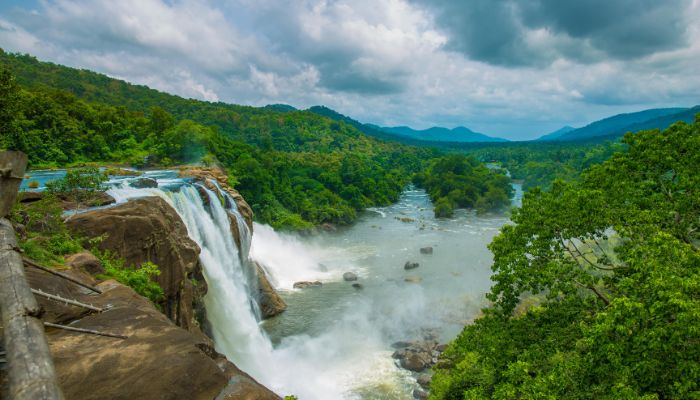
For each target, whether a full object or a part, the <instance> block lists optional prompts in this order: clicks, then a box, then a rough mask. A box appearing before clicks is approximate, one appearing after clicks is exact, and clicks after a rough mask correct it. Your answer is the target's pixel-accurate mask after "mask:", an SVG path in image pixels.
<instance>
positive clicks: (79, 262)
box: [66, 251, 105, 275]
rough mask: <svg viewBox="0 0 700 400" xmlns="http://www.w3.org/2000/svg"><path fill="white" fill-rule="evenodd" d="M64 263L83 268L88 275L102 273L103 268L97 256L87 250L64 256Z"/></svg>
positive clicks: (79, 268)
mask: <svg viewBox="0 0 700 400" xmlns="http://www.w3.org/2000/svg"><path fill="white" fill-rule="evenodd" d="M66 264H68V265H70V266H71V267H73V268H77V269H78V270H83V271H85V272H87V273H88V274H90V275H97V274H104V272H105V268H104V266H103V265H102V261H100V260H99V259H98V258H97V257H95V256H94V255H93V254H92V253H90V252H89V251H83V252H81V253H77V254H71V255H70V256H68V257H66Z"/></svg>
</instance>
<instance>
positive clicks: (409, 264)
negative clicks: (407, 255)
mask: <svg viewBox="0 0 700 400" xmlns="http://www.w3.org/2000/svg"><path fill="white" fill-rule="evenodd" d="M419 266H420V264H418V263H417V262H411V261H406V264H404V265H403V269H405V270H409V269H416V268H418V267H419Z"/></svg>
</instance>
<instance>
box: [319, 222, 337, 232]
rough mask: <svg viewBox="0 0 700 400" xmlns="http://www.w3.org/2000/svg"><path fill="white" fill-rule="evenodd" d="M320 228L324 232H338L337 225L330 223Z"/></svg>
mask: <svg viewBox="0 0 700 400" xmlns="http://www.w3.org/2000/svg"><path fill="white" fill-rule="evenodd" d="M319 228H320V229H321V230H322V231H324V232H335V231H337V230H338V228H336V226H335V225H333V224H329V223H325V224H321V226H319Z"/></svg>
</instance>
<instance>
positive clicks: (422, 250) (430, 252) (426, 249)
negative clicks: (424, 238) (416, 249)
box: [420, 246, 433, 254]
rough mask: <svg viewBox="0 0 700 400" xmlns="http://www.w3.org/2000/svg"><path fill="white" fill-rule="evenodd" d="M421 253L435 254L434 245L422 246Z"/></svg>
mask: <svg viewBox="0 0 700 400" xmlns="http://www.w3.org/2000/svg"><path fill="white" fill-rule="evenodd" d="M420 253H421V254H433V247H432V246H428V247H421V248H420Z"/></svg>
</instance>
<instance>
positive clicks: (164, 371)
mask: <svg viewBox="0 0 700 400" xmlns="http://www.w3.org/2000/svg"><path fill="white" fill-rule="evenodd" d="M47 275H48V274H47ZM56 279H60V278H56ZM99 287H100V289H102V290H103V292H104V293H103V294H101V295H90V296H86V297H87V299H85V298H82V300H83V301H85V300H90V302H92V303H93V304H94V305H96V306H100V307H105V306H106V305H107V304H110V305H111V306H112V307H111V308H110V309H109V310H107V311H104V312H102V313H95V314H91V315H88V316H84V317H82V318H81V319H80V320H79V321H76V322H73V323H72V324H71V326H75V327H79V328H85V329H94V330H98V331H102V332H109V333H118V334H123V335H126V336H128V338H127V339H114V338H105V337H101V336H96V335H86V334H81V333H76V332H69V331H65V330H59V329H52V328H48V329H47V338H48V341H49V347H50V349H51V353H52V356H53V362H54V365H55V369H56V376H57V379H58V383H59V385H60V386H61V388H62V389H63V393H64V395H65V398H66V399H81V400H98V399H195V400H204V399H214V398H222V399H233V398H236V399H264V400H279V399H280V398H279V397H278V396H277V395H275V394H274V393H272V392H271V391H269V390H268V389H266V388H265V387H263V386H262V385H260V384H259V383H257V382H256V381H255V380H253V379H252V378H251V377H250V376H248V375H247V374H245V373H244V372H242V371H240V370H239V369H238V368H237V367H236V366H235V365H233V364H232V363H231V362H230V361H228V360H227V359H226V358H225V357H224V356H223V355H221V354H219V353H217V352H216V351H215V350H214V347H213V343H212V342H211V341H210V340H208V339H207V338H205V337H203V336H198V335H193V334H192V333H190V332H187V331H185V330H184V329H182V328H179V327H177V326H175V325H174V324H173V323H172V322H171V321H169V320H168V319H167V318H166V317H165V316H164V315H163V314H161V313H160V312H159V311H158V310H156V309H155V307H154V306H153V305H152V304H151V303H150V302H149V301H148V300H147V299H145V298H143V297H141V296H139V295H137V294H136V293H135V292H134V291H133V290H131V289H130V288H128V287H126V286H124V285H121V284H119V283H118V282H116V281H113V280H109V281H105V282H103V283H101V284H100V285H99ZM83 296H85V295H83ZM230 393H235V396H234V397H231V396H230ZM217 396H223V397H217Z"/></svg>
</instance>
